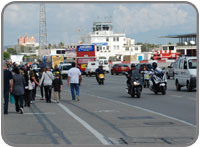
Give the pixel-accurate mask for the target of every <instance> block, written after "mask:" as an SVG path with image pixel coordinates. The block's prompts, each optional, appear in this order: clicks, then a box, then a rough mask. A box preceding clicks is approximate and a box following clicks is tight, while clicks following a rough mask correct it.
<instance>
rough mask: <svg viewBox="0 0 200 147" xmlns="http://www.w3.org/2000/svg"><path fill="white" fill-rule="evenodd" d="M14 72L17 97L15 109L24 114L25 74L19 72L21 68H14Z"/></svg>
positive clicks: (14, 90)
mask: <svg viewBox="0 0 200 147" xmlns="http://www.w3.org/2000/svg"><path fill="white" fill-rule="evenodd" d="M13 72H14V73H15V75H13V92H12V93H13V94H14V97H15V109H16V111H17V112H20V113H21V114H23V102H24V91H25V90H24V89H25V79H24V76H23V75H21V74H19V69H18V68H17V67H16V68H14V70H13Z"/></svg>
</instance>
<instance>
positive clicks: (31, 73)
mask: <svg viewBox="0 0 200 147" xmlns="http://www.w3.org/2000/svg"><path fill="white" fill-rule="evenodd" d="M30 79H31V83H32V85H33V91H32V100H31V103H33V101H35V96H36V89H37V85H38V86H39V85H40V84H39V81H37V78H36V75H35V72H34V71H33V70H31V71H30Z"/></svg>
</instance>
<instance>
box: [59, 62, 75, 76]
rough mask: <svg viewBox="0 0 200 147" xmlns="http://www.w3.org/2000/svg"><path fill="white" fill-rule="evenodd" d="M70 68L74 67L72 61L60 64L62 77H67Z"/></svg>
mask: <svg viewBox="0 0 200 147" xmlns="http://www.w3.org/2000/svg"><path fill="white" fill-rule="evenodd" d="M70 68H72V64H71V63H63V64H60V65H59V70H60V74H61V77H62V79H65V78H67V77H68V71H69V70H70Z"/></svg>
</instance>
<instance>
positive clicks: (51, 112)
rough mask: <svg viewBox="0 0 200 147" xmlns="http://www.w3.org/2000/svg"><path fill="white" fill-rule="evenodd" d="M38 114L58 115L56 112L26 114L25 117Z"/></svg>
mask: <svg viewBox="0 0 200 147" xmlns="http://www.w3.org/2000/svg"><path fill="white" fill-rule="evenodd" d="M36 114H38V115H40V114H56V113H54V112H45V113H24V115H36Z"/></svg>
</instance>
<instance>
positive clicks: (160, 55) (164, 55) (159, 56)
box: [151, 50, 180, 60]
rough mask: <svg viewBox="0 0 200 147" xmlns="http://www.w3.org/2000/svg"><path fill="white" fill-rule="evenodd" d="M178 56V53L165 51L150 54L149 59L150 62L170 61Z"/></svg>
mask: <svg viewBox="0 0 200 147" xmlns="http://www.w3.org/2000/svg"><path fill="white" fill-rule="evenodd" d="M179 56H180V53H179V52H178V53H172V52H167V51H162V50H160V51H156V52H154V53H153V54H152V56H151V59H152V60H166V59H167V60H170V59H174V60H176V59H177V58H178V57H179Z"/></svg>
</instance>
